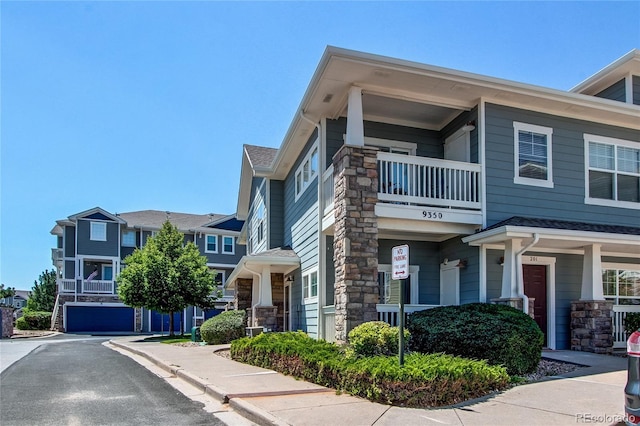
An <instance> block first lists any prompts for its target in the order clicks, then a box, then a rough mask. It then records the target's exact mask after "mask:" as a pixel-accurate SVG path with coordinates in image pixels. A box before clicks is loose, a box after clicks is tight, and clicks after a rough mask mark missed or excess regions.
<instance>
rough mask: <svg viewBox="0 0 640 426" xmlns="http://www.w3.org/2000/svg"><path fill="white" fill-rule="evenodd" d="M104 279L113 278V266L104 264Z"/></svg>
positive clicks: (109, 279)
mask: <svg viewBox="0 0 640 426" xmlns="http://www.w3.org/2000/svg"><path fill="white" fill-rule="evenodd" d="M102 279H103V280H106V281H111V280H113V266H111V265H102Z"/></svg>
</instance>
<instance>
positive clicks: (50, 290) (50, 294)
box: [27, 269, 56, 312]
mask: <svg viewBox="0 0 640 426" xmlns="http://www.w3.org/2000/svg"><path fill="white" fill-rule="evenodd" d="M55 303H56V271H54V270H53V269H52V270H50V271H44V272H42V273H41V274H40V276H39V277H38V281H34V282H33V288H32V289H31V296H29V300H27V310H29V311H33V312H35V311H42V312H53V307H54V305H55Z"/></svg>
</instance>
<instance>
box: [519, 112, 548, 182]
mask: <svg viewBox="0 0 640 426" xmlns="http://www.w3.org/2000/svg"><path fill="white" fill-rule="evenodd" d="M513 129H514V140H515V144H514V149H515V177H514V179H513V182H514V183H517V184H522V185H534V186H543V187H547V188H553V173H552V168H551V166H552V161H551V135H552V134H553V129H551V128H549V127H542V126H536V125H533V124H525V123H518V122H514V123H513Z"/></svg>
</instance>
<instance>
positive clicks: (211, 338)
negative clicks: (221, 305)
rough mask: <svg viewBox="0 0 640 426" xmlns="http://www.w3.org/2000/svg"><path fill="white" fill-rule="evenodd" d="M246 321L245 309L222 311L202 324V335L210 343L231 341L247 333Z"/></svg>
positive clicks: (217, 343) (218, 343) (219, 343)
mask: <svg viewBox="0 0 640 426" xmlns="http://www.w3.org/2000/svg"><path fill="white" fill-rule="evenodd" d="M245 321H246V316H245V312H244V311H226V312H221V313H219V314H218V315H216V316H215V317H213V318H209V319H208V320H206V321H205V322H204V323H203V324H202V325H201V326H200V335H201V336H202V340H203V341H205V342H207V343H208V344H209V345H221V344H225V343H231V341H232V340H234V339H239V338H240V337H243V336H244V335H245Z"/></svg>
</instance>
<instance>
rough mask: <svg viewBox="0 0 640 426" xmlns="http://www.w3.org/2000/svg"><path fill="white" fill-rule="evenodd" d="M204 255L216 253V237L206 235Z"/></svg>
mask: <svg viewBox="0 0 640 426" xmlns="http://www.w3.org/2000/svg"><path fill="white" fill-rule="evenodd" d="M205 240H206V242H205V248H204V251H205V253H217V252H218V236H217V235H207V236H206V237H205Z"/></svg>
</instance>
